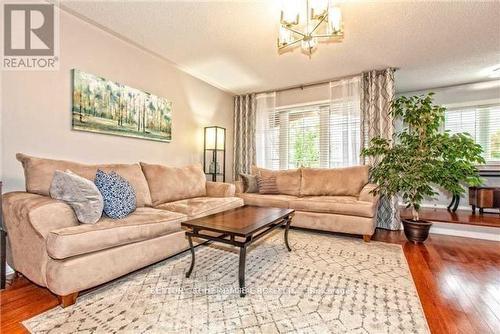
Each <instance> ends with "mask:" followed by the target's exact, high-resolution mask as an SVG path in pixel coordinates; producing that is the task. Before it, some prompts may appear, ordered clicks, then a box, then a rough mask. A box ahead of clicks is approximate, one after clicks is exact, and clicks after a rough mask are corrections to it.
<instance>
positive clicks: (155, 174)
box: [141, 162, 207, 206]
mask: <svg viewBox="0 0 500 334" xmlns="http://www.w3.org/2000/svg"><path fill="white" fill-rule="evenodd" d="M141 167H142V170H143V171H144V175H146V179H147V180H148V184H149V190H150V191H151V199H152V201H153V206H157V205H159V204H162V203H167V202H173V201H177V200H181V199H186V198H193V197H203V196H206V195H207V190H206V185H205V183H206V182H207V181H206V177H205V174H204V173H203V170H202V168H201V166H200V165H191V166H185V167H169V166H163V165H151V164H147V163H144V162H141Z"/></svg>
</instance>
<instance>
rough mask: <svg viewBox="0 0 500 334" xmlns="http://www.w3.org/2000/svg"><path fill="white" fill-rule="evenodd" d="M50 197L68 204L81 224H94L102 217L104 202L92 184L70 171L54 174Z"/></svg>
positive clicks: (58, 171)
mask: <svg viewBox="0 0 500 334" xmlns="http://www.w3.org/2000/svg"><path fill="white" fill-rule="evenodd" d="M50 197H52V198H53V199H57V200H61V201H64V202H66V203H68V205H69V206H71V207H72V208H73V210H74V211H75V214H76V217H77V218H78V221H79V222H81V223H84V224H95V223H97V221H99V219H100V218H101V216H102V210H103V207H104V202H103V198H102V195H101V193H100V192H99V190H98V189H97V187H96V185H95V184H94V182H92V181H90V180H87V179H86V178H83V177H81V176H78V175H76V174H75V173H73V172H71V171H70V170H66V171H65V172H62V171H60V170H56V171H55V172H54V177H53V179H52V184H51V185H50Z"/></svg>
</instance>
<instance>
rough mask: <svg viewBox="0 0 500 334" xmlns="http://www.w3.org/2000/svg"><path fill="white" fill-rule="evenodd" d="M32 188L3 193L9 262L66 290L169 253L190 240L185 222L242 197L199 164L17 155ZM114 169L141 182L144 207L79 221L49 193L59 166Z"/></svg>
mask: <svg viewBox="0 0 500 334" xmlns="http://www.w3.org/2000/svg"><path fill="white" fill-rule="evenodd" d="M17 158H18V160H19V161H20V162H21V163H22V165H23V167H24V173H25V179H26V192H11V193H7V194H5V195H4V196H3V211H4V212H3V213H4V218H5V226H6V229H7V232H8V240H9V246H10V247H9V249H10V254H9V259H8V262H9V265H10V266H11V267H12V268H14V269H15V270H16V271H17V272H19V273H21V274H23V275H24V276H26V277H27V278H28V279H30V280H31V281H33V282H35V283H36V284H39V285H41V286H44V287H47V288H48V289H49V290H50V291H52V292H53V293H55V294H56V295H58V296H59V297H60V301H61V305H62V306H67V305H70V304H72V303H74V302H75V300H76V297H77V296H78V292H79V291H82V290H85V289H89V288H91V287H95V286H97V285H99V284H102V283H105V282H108V281H110V280H113V279H115V278H117V277H120V276H122V275H125V274H127V273H129V272H131V271H134V270H136V269H139V268H142V267H144V266H147V265H149V264H152V263H155V262H158V261H160V260H163V259H165V258H167V257H169V256H171V255H174V254H176V253H179V252H181V251H183V250H185V249H187V248H188V243H187V241H186V239H185V237H184V231H183V229H182V228H181V222H183V221H186V220H188V219H193V218H197V217H202V216H206V215H209V214H213V213H217V212H220V211H224V210H228V209H232V208H236V207H239V206H242V205H243V201H242V200H241V199H240V198H238V197H234V192H235V188H234V185H232V184H228V183H215V182H207V181H206V179H205V175H204V174H203V171H202V169H201V167H200V166H187V167H182V168H175V167H166V166H160V165H150V164H145V163H140V164H139V163H136V164H107V165H84V164H80V163H75V162H69V161H60V160H50V159H41V158H35V157H30V156H26V155H23V154H18V155H17ZM98 168H99V169H102V170H104V171H110V170H114V171H116V172H117V173H118V174H120V175H121V176H123V177H124V178H126V179H127V180H128V181H129V182H130V183H131V185H132V186H133V187H134V189H135V192H136V197H137V210H136V211H135V212H133V213H132V214H130V215H129V216H127V217H126V218H124V219H119V220H113V219H110V218H106V217H105V216H103V217H102V218H101V220H100V221H99V222H97V223H96V224H94V225H92V224H80V223H79V222H78V221H77V218H76V215H75V213H74V211H73V209H72V208H71V207H70V206H69V205H67V204H66V203H64V202H61V201H57V200H54V199H52V198H50V197H49V196H48V195H49V188H50V184H51V182H52V177H53V174H54V171H56V170H66V169H70V170H71V171H73V172H74V173H76V174H79V175H81V176H83V177H85V178H88V179H93V178H94V176H95V173H96V170H97V169H98Z"/></svg>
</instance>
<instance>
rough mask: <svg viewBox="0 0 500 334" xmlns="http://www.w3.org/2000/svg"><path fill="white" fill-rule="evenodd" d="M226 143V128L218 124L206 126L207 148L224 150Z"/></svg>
mask: <svg viewBox="0 0 500 334" xmlns="http://www.w3.org/2000/svg"><path fill="white" fill-rule="evenodd" d="M225 145H226V129H224V128H221V127H218V126H209V127H206V128H205V149H207V150H215V149H217V150H224V149H225Z"/></svg>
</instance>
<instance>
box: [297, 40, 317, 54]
mask: <svg viewBox="0 0 500 334" xmlns="http://www.w3.org/2000/svg"><path fill="white" fill-rule="evenodd" d="M317 46H318V40H317V39H316V38H314V37H309V38H304V39H303V40H302V42H301V47H302V51H304V52H305V53H307V54H309V55H310V54H312V53H313V52H314V50H316V47H317Z"/></svg>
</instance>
